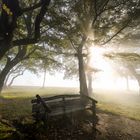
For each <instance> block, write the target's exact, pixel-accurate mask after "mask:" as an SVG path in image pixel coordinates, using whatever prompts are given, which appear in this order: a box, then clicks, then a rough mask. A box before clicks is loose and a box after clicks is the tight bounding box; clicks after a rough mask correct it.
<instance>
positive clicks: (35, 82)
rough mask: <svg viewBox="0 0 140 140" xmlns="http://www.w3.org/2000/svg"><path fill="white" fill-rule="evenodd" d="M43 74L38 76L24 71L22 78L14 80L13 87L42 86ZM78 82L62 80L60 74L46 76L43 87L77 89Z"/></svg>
mask: <svg viewBox="0 0 140 140" xmlns="http://www.w3.org/2000/svg"><path fill="white" fill-rule="evenodd" d="M42 84H43V73H42V74H40V75H39V76H36V75H35V74H32V73H30V72H29V71H26V72H25V73H24V75H23V76H20V77H18V78H17V79H15V81H14V83H13V85H19V86H42ZM78 85H79V82H78V81H76V80H67V79H66V80H64V79H63V74H62V73H56V74H55V75H50V74H49V73H47V74H46V82H45V86H46V87H47V86H48V87H50V86H51V87H53V86H54V87H78Z"/></svg>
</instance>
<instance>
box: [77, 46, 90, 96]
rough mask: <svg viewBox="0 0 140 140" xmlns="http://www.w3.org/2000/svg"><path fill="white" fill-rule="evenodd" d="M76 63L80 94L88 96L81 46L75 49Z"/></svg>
mask: <svg viewBox="0 0 140 140" xmlns="http://www.w3.org/2000/svg"><path fill="white" fill-rule="evenodd" d="M77 53H78V54H77V56H78V65H79V82H80V94H81V95H87V96H88V88H87V82H86V74H85V68H84V59H83V55H82V47H78V49H77Z"/></svg>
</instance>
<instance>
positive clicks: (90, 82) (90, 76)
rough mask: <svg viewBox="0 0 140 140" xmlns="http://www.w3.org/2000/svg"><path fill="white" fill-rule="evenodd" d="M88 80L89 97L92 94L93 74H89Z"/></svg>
mask: <svg viewBox="0 0 140 140" xmlns="http://www.w3.org/2000/svg"><path fill="white" fill-rule="evenodd" d="M87 79H88V93H89V95H91V94H92V91H93V90H92V73H91V72H88V73H87Z"/></svg>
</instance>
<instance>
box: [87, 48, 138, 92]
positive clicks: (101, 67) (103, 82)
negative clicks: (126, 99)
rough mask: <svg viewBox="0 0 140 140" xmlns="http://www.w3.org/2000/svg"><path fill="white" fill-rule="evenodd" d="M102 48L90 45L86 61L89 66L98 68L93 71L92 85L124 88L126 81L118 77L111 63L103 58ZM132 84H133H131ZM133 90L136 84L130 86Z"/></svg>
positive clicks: (125, 87) (103, 50)
mask: <svg viewBox="0 0 140 140" xmlns="http://www.w3.org/2000/svg"><path fill="white" fill-rule="evenodd" d="M105 51H107V50H105V49H104V48H101V47H90V54H89V56H90V61H89V63H88V65H89V67H90V68H93V69H98V72H96V73H93V79H94V76H96V77H97V78H95V79H96V80H95V82H94V85H93V87H95V88H100V89H113V90H118V89H119V90H120V89H121V90H126V89H127V82H126V79H123V78H121V77H119V74H118V73H117V72H116V71H114V69H113V66H112V64H111V63H110V62H109V61H107V60H106V59H105V57H104V56H103V54H104V53H105ZM129 83H130V84H131V83H134V81H132V80H129ZM133 85H134V84H133ZM131 88H132V89H133V90H135V89H136V88H137V84H136V83H135V86H131Z"/></svg>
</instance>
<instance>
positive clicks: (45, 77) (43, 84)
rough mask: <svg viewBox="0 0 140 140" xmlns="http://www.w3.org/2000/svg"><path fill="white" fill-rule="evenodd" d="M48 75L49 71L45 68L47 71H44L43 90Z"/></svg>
mask: <svg viewBox="0 0 140 140" xmlns="http://www.w3.org/2000/svg"><path fill="white" fill-rule="evenodd" d="M46 73H47V70H46V68H45V69H44V77H43V85H42V88H44V87H45V81H46Z"/></svg>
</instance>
